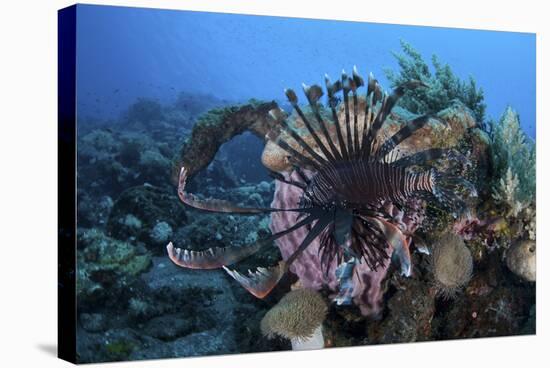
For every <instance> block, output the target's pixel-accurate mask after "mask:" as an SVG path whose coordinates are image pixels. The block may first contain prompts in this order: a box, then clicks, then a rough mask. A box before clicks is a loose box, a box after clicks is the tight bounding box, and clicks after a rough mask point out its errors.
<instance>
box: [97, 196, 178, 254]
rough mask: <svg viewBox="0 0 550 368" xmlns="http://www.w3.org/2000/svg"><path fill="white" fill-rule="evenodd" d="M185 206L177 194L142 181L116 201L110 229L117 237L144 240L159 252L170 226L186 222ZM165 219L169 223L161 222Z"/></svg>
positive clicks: (174, 226) (111, 233) (108, 224)
mask: <svg viewBox="0 0 550 368" xmlns="http://www.w3.org/2000/svg"><path fill="white" fill-rule="evenodd" d="M186 219H187V216H186V214H185V209H184V208H183V206H181V205H180V204H179V203H178V202H177V201H176V197H175V196H174V195H173V194H169V193H167V192H166V191H164V190H163V189H161V188H157V187H154V186H152V185H142V186H137V187H132V188H129V189H127V190H125V191H123V192H122V193H121V194H120V195H119V197H118V198H117V200H116V201H115V203H114V205H113V208H112V210H111V213H110V215H109V220H108V222H107V230H108V231H109V234H110V235H111V236H113V237H115V238H117V239H121V240H128V239H133V241H136V240H138V241H141V242H143V243H144V244H145V245H146V246H147V247H148V248H149V249H150V250H152V251H153V252H155V253H159V252H160V251H161V249H162V248H164V245H165V244H164V243H163V242H162V241H160V240H162V239H159V237H160V238H162V237H164V238H166V235H167V234H161V232H162V231H163V229H164V231H165V232H168V227H170V228H171V229H174V228H177V227H178V226H180V225H181V224H184V223H185V222H186ZM162 223H164V224H165V225H160V226H161V227H160V228H159V227H158V226H159V224H162ZM155 229H156V230H155Z"/></svg>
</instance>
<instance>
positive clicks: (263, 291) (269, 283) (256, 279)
mask: <svg viewBox="0 0 550 368" xmlns="http://www.w3.org/2000/svg"><path fill="white" fill-rule="evenodd" d="M223 269H224V270H225V271H226V272H227V273H228V274H229V276H231V277H233V278H234V279H235V280H236V281H237V282H238V283H239V284H241V286H243V287H244V288H245V289H246V290H248V292H250V293H251V294H252V295H254V296H255V297H256V298H259V299H263V298H265V297H266V295H268V294H269V293H270V292H271V290H273V288H274V287H275V286H277V284H278V283H279V281H280V280H281V278H282V277H283V275H284V274H285V273H286V271H287V270H288V266H287V265H286V263H285V262H284V261H280V262H279V264H278V265H277V266H274V267H269V268H264V267H259V268H258V269H256V271H254V272H252V271H250V270H249V271H248V275H247V276H245V275H243V274H241V273H239V272H238V271H236V270H230V269H229V268H227V267H225V266H224V267H223Z"/></svg>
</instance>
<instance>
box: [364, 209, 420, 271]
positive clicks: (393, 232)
mask: <svg viewBox="0 0 550 368" xmlns="http://www.w3.org/2000/svg"><path fill="white" fill-rule="evenodd" d="M372 220H373V221H374V222H375V223H376V224H377V225H378V227H379V228H380V230H382V232H383V233H384V236H385V237H386V240H387V241H388V243H390V245H391V246H392V248H393V253H392V259H395V260H397V261H398V262H399V267H400V270H401V275H403V276H406V277H409V276H411V275H412V262H411V252H410V250H409V241H408V240H407V239H406V238H405V235H404V234H403V233H402V232H401V230H399V228H398V227H397V226H395V225H393V224H392V223H390V222H388V221H386V220H382V219H380V218H375V217H373V218H372Z"/></svg>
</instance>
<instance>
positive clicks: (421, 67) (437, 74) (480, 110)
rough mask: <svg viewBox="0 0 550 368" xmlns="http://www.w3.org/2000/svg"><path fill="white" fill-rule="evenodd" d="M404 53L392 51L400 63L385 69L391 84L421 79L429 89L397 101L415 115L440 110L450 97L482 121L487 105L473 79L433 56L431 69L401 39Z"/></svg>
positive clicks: (409, 94) (444, 106)
mask: <svg viewBox="0 0 550 368" xmlns="http://www.w3.org/2000/svg"><path fill="white" fill-rule="evenodd" d="M401 48H402V51H403V53H402V54H400V53H393V55H394V56H395V58H396V59H397V63H398V64H399V68H400V70H399V72H398V73H396V72H395V71H393V70H391V69H386V70H385V74H386V77H387V78H388V79H389V81H390V82H391V84H392V87H394V88H395V87H396V86H398V85H401V84H403V83H405V82H407V81H410V80H412V79H415V80H420V81H422V82H424V83H425V84H426V85H428V86H429V88H418V89H415V90H413V91H409V92H408V93H407V94H406V95H405V96H404V97H403V98H401V100H400V102H399V104H400V105H401V106H402V107H404V108H406V109H407V110H409V111H411V112H413V113H415V114H424V113H430V112H437V111H441V110H443V109H444V108H446V107H448V106H449V105H450V104H451V102H452V101H453V100H459V101H461V102H462V103H463V104H464V105H466V106H467V107H468V108H469V109H470V110H472V112H473V113H474V116H475V118H476V121H477V122H479V123H482V122H483V121H484V119H485V108H486V105H485V103H484V102H483V101H484V96H483V90H482V89H481V88H478V87H477V85H476V81H475V79H474V78H473V77H472V76H470V77H469V79H468V81H463V80H461V79H460V78H458V77H457V76H456V75H455V74H454V73H453V71H452V69H451V67H450V66H449V64H445V63H442V62H441V61H440V60H439V59H438V58H437V56H436V55H433V56H432V60H431V61H432V65H433V72H432V68H430V66H429V65H428V64H427V63H426V61H425V60H424V59H423V58H422V55H421V54H420V53H419V52H418V51H417V50H416V49H414V48H413V47H412V46H411V45H410V44H409V43H407V42H405V41H403V40H401Z"/></svg>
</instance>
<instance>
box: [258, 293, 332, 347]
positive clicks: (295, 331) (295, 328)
mask: <svg viewBox="0 0 550 368" xmlns="http://www.w3.org/2000/svg"><path fill="white" fill-rule="evenodd" d="M327 311H328V307H327V304H326V302H325V301H324V300H323V297H322V296H321V294H319V293H318V292H316V291H315V290H310V289H297V290H293V291H291V292H289V293H288V294H286V295H285V296H284V297H283V298H282V299H281V300H280V301H279V303H277V305H275V306H274V307H273V308H271V309H270V310H269V311H268V312H267V314H266V315H265V316H264V318H263V319H262V322H261V325H260V328H261V330H262V334H263V335H264V336H266V337H267V338H273V337H275V336H279V337H283V338H285V339H288V340H290V341H291V343H292V349H293V350H305V349H315V348H323V347H324V338H323V331H322V325H323V321H324V320H325V318H326V316H327Z"/></svg>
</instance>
